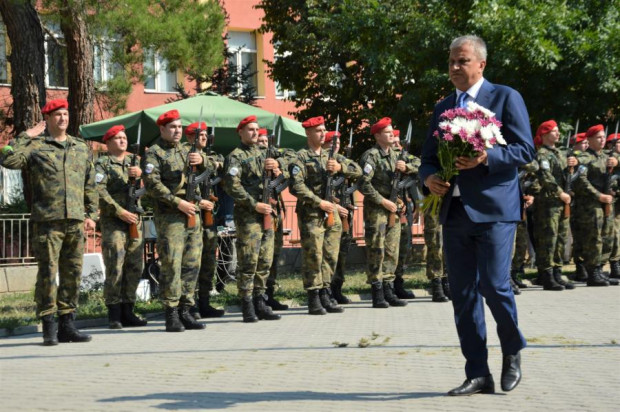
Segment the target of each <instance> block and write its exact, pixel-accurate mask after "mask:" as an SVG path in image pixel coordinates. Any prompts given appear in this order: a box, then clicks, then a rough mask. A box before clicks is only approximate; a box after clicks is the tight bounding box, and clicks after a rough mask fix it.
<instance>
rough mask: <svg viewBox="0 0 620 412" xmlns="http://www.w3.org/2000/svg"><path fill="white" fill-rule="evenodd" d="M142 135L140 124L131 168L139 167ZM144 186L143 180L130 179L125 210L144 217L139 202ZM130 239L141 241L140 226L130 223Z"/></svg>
mask: <svg viewBox="0 0 620 412" xmlns="http://www.w3.org/2000/svg"><path fill="white" fill-rule="evenodd" d="M141 134H142V124H138V139H137V140H136V143H135V144H134V145H133V152H134V156H133V159H131V167H136V166H138V154H140V135H141ZM141 185H142V180H141V179H138V178H135V177H130V178H129V181H128V182H127V202H126V206H125V209H126V210H127V211H128V212H129V213H134V214H137V215H142V214H143V213H144V209H142V207H141V206H140V203H139V200H140V196H142V195H144V194H145V193H146V188H145V187H140V186H141ZM129 238H130V239H139V238H140V233H138V224H137V223H130V224H129Z"/></svg>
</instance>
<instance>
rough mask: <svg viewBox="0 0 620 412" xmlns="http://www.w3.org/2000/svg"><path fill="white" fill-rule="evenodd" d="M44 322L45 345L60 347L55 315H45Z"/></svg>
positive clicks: (42, 319) (42, 320)
mask: <svg viewBox="0 0 620 412" xmlns="http://www.w3.org/2000/svg"><path fill="white" fill-rule="evenodd" d="M41 322H43V345H44V346H54V345H58V325H57V324H56V320H55V319H54V315H45V316H43V317H42V318H41Z"/></svg>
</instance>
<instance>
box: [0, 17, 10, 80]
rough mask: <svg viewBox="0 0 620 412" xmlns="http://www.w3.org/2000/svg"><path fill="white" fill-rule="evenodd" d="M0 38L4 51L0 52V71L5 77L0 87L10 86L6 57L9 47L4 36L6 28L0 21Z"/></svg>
mask: <svg viewBox="0 0 620 412" xmlns="http://www.w3.org/2000/svg"><path fill="white" fill-rule="evenodd" d="M0 36H2V43H3V44H4V50H0V66H1V67H0V71H2V72H3V73H4V74H5V76H6V81H5V82H4V81H1V80H0V84H1V85H10V84H11V73H10V70H9V60H8V59H7V57H6V54H7V49H8V47H9V38H8V36H7V34H6V26H5V25H4V22H3V21H2V19H0Z"/></svg>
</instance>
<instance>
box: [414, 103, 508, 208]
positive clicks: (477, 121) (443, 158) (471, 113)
mask: <svg viewBox="0 0 620 412" xmlns="http://www.w3.org/2000/svg"><path fill="white" fill-rule="evenodd" d="M501 126H502V124H501V122H500V121H499V120H497V119H496V118H495V113H493V112H492V111H490V110H489V109H486V108H484V107H482V106H480V105H479V104H477V103H474V102H468V103H467V107H466V108H465V107H464V108H456V109H449V110H446V111H445V112H443V113H442V114H441V116H440V117H439V126H438V130H436V131H435V133H434V137H436V138H437V139H438V140H439V142H438V146H437V157H438V158H439V164H440V165H441V170H440V171H439V172H438V173H437V176H439V177H440V178H441V179H443V180H444V181H446V182H448V181H449V180H450V179H452V177H454V176H456V175H458V174H459V171H458V169H457V168H456V165H455V161H456V158H457V157H461V156H465V157H466V156H469V157H474V156H478V152H482V151H483V150H485V149H491V148H493V146H495V145H496V144H501V145H505V144H506V141H505V140H504V138H503V137H502V133H501V132H500V130H499V128H500V127H501ZM442 199H443V198H442V197H441V196H438V195H436V194H430V195H429V196H427V197H426V198H425V199H424V202H423V203H422V210H423V211H425V212H426V211H430V214H431V215H432V216H437V214H438V213H439V209H440V207H441V202H442Z"/></svg>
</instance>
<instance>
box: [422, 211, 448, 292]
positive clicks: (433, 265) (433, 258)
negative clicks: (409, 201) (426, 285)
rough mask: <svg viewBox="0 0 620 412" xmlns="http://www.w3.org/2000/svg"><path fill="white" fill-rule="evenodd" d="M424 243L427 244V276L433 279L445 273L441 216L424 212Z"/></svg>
mask: <svg viewBox="0 0 620 412" xmlns="http://www.w3.org/2000/svg"><path fill="white" fill-rule="evenodd" d="M424 243H425V244H426V278H427V279H428V280H433V279H435V278H441V277H443V275H444V270H443V269H444V262H443V251H442V239H441V225H440V224H439V217H437V216H431V214H430V213H425V214H424Z"/></svg>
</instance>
